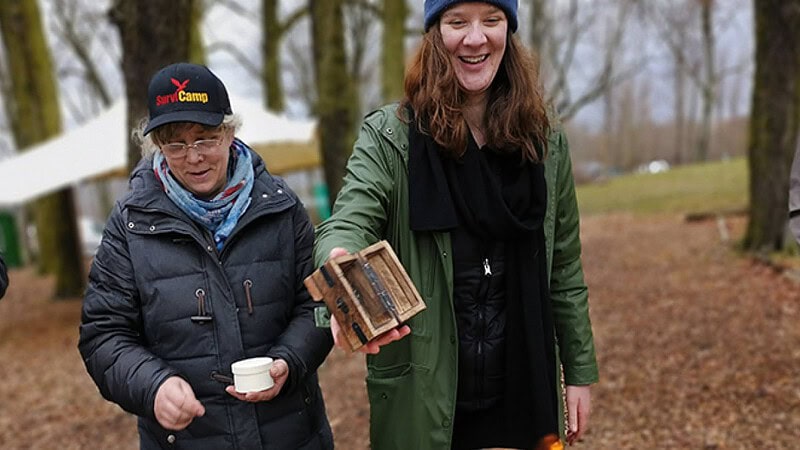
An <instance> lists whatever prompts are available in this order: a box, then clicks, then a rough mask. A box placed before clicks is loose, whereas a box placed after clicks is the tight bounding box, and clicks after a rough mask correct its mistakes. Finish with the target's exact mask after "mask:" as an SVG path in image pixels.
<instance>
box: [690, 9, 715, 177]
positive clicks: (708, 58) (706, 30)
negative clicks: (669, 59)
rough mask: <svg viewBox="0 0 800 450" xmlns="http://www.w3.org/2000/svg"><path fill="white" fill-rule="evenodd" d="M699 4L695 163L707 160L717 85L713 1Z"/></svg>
mask: <svg viewBox="0 0 800 450" xmlns="http://www.w3.org/2000/svg"><path fill="white" fill-rule="evenodd" d="M698 2H699V3H700V24H701V25H700V29H701V30H702V36H703V67H704V69H705V70H703V76H702V78H700V77H698V79H700V82H699V87H700V92H701V96H702V98H703V113H702V116H701V125H700V135H699V136H698V139H697V144H696V146H695V158H694V159H695V161H705V160H707V159H708V148H709V146H710V139H711V119H712V117H711V116H712V114H713V112H714V111H713V107H714V102H715V101H716V91H717V84H718V81H717V80H718V77H717V70H716V66H715V60H716V54H715V52H714V47H715V37H714V26H713V24H712V20H713V14H712V13H713V9H714V0H698Z"/></svg>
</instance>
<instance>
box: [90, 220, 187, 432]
mask: <svg viewBox="0 0 800 450" xmlns="http://www.w3.org/2000/svg"><path fill="white" fill-rule="evenodd" d="M123 222H124V221H123V214H122V212H121V210H120V208H119V205H117V207H116V209H115V211H114V213H113V214H112V215H111V218H110V219H109V222H108V224H107V225H106V229H105V231H104V233H103V241H102V243H101V244H100V248H99V249H98V252H97V255H96V256H95V259H94V262H93V263H92V268H91V270H90V273H89V286H88V288H87V290H86V294H85V296H84V299H83V309H82V312H81V325H80V340H79V342H78V348H79V350H80V353H81V356H82V358H83V361H84V364H85V365H86V370H87V371H88V372H89V375H90V376H91V377H92V379H93V380H94V382H95V384H96V385H97V387H98V388H99V389H100V393H101V394H102V395H103V397H104V398H105V399H106V400H109V401H112V402H114V403H117V404H118V405H119V406H120V407H122V409H124V410H125V411H128V412H130V413H133V414H136V415H138V416H143V417H150V418H152V419H155V415H154V412H153V405H154V402H155V395H156V392H157V391H158V388H159V387H160V386H161V384H162V383H163V382H164V381H165V380H166V379H167V378H168V377H170V376H173V375H178V373H177V371H175V370H174V369H172V368H171V367H169V366H168V365H167V364H166V363H165V362H164V361H163V360H161V359H160V358H158V357H156V356H155V355H153V354H152V353H151V352H150V351H148V350H147V349H146V347H145V345H144V342H143V338H142V334H141V333H140V330H142V316H141V312H140V307H141V305H140V302H139V297H138V289H137V287H136V284H135V280H134V273H135V272H134V271H135V267H133V265H132V264H131V258H130V254H129V252H128V246H127V241H126V239H125V229H124V227H123Z"/></svg>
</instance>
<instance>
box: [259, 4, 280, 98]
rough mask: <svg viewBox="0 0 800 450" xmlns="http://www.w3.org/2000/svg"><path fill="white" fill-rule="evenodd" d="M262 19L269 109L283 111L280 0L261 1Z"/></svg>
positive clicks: (265, 88)
mask: <svg viewBox="0 0 800 450" xmlns="http://www.w3.org/2000/svg"><path fill="white" fill-rule="evenodd" d="M261 8H262V12H261V15H262V17H261V20H262V24H261V26H262V28H263V33H264V42H263V43H262V44H263V46H262V57H263V61H264V68H263V69H262V72H261V73H262V77H263V83H264V92H265V93H266V106H267V109H271V110H273V111H283V110H284V108H285V104H284V95H283V83H282V82H281V58H280V56H281V55H280V48H281V37H282V36H281V34H282V31H281V29H280V28H281V24H280V21H279V19H278V0H263V1H262V2H261Z"/></svg>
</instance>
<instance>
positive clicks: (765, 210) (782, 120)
mask: <svg viewBox="0 0 800 450" xmlns="http://www.w3.org/2000/svg"><path fill="white" fill-rule="evenodd" d="M754 5H755V19H756V20H755V27H756V28H755V34H756V73H755V83H754V87H753V103H752V111H751V114H750V143H749V145H748V154H749V167H750V214H749V218H750V220H749V222H748V226H747V232H746V234H745V238H744V247H745V248H746V249H748V250H752V251H758V252H772V251H775V250H781V249H782V248H783V246H784V233H785V230H786V221H787V219H788V217H787V212H786V205H787V204H788V195H789V194H788V193H789V172H790V170H791V165H792V158H793V156H794V151H795V148H796V146H797V145H798V144H800V142H798V136H799V133H798V132H799V131H800V0H755V2H754Z"/></svg>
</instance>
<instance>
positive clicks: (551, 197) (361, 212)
mask: <svg viewBox="0 0 800 450" xmlns="http://www.w3.org/2000/svg"><path fill="white" fill-rule="evenodd" d="M396 110H397V105H396V104H394V105H388V106H385V107H383V108H382V109H379V110H377V111H375V112H373V113H371V114H370V115H369V116H367V118H366V119H365V120H364V123H363V124H362V127H361V131H360V133H359V136H358V139H357V141H356V143H355V147H354V149H353V154H352V156H351V157H350V160H349V162H348V164H347V174H346V175H345V178H344V186H343V187H342V190H341V191H340V192H339V194H338V197H337V199H336V203H335V205H334V209H333V215H332V216H331V218H330V219H328V220H326V221H325V222H324V223H322V224H321V225H320V226H319V228H318V230H317V240H316V244H315V249H314V259H315V262H316V264H317V265H318V266H319V265H321V264H323V263H324V262H325V260H326V259H327V258H328V255H329V253H330V251H331V249H333V248H334V247H343V248H345V249H346V250H348V251H350V252H355V251H358V250H360V249H362V248H364V247H367V246H368V245H371V244H373V243H375V242H377V241H379V240H381V239H386V240H387V241H388V242H389V243H390V244H391V245H392V248H393V249H394V251H395V252H396V253H397V256H398V258H399V259H400V261H401V262H402V263H403V266H404V267H405V268H406V270H407V271H408V274H409V276H410V277H411V279H412V280H413V282H414V284H415V285H416V287H417V289H418V291H419V293H420V295H421V296H422V298H423V300H424V301H425V304H426V305H427V309H426V310H425V311H422V312H421V313H419V314H417V315H416V316H415V317H413V318H412V319H411V320H409V321H408V325H409V326H410V327H411V334H410V335H409V336H406V337H405V338H403V339H401V340H399V341H396V342H393V343H392V344H389V345H387V346H384V347H382V348H381V351H380V353H378V354H376V355H368V356H367V370H368V373H367V380H366V381H367V391H368V395H369V403H370V442H371V446H372V448H373V449H375V450H385V449H398V450H408V449H450V446H451V445H450V444H451V436H452V424H453V416H454V414H455V408H456V387H457V385H458V383H457V376H458V374H457V372H458V361H457V358H458V348H457V346H458V334H457V331H456V319H455V314H454V311H453V302H452V300H453V264H452V261H451V260H450V258H451V247H450V235H449V233H446V232H414V231H411V229H410V226H409V214H408V207H409V206H408V167H407V163H408V125H407V124H405V123H403V122H402V121H401V120H400V119H399V118H398V117H397V116H396ZM553 128H554V130H553V132H552V133H551V135H550V136H549V139H548V141H549V147H548V156H547V159H546V162H545V178H546V181H547V213H546V216H545V222H544V224H545V240H546V246H547V261H548V273H549V274H550V294H551V301H552V303H553V317H554V323H555V328H556V338H557V347H558V348H557V349H556V355H557V358H559V360H557V361H556V364H557V366H560V365H563V376H564V381H565V383H566V384H568V385H587V384H592V383H595V382H596V381H597V379H598V371H597V362H596V360H595V351H594V342H593V338H592V328H591V323H590V320H589V305H588V300H587V299H588V295H587V289H586V285H585V284H584V281H583V268H582V266H581V260H580V256H581V244H580V238H579V219H578V207H577V203H576V199H575V187H574V183H573V178H572V163H571V161H570V156H569V150H568V146H567V141H566V138H565V136H564V133H563V131H562V130H561V128H560V125H558V126H554V127H553ZM559 363H560V364H559ZM555 379H556V380H560V379H561V373H560V371H559V373H558V374H557V375H556V377H555ZM556 389H558V392H559V393H560V392H561V386H560V385H559V386H557V387H556ZM559 397H560V395H559ZM559 403H560V402H559ZM559 413H560V414H559V417H560V418H561V419H562V420H563V414H562V413H563V405H562V404H559ZM562 425H563V424H562ZM560 428H561V429H563V428H564V427H563V426H561V427H560Z"/></svg>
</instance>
